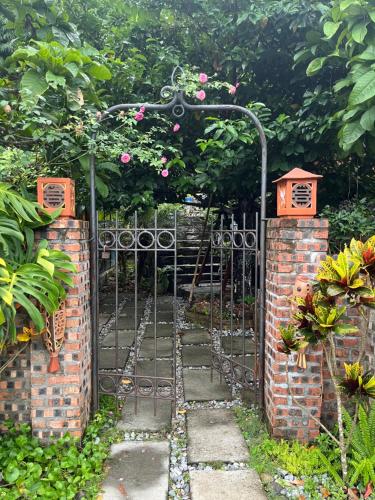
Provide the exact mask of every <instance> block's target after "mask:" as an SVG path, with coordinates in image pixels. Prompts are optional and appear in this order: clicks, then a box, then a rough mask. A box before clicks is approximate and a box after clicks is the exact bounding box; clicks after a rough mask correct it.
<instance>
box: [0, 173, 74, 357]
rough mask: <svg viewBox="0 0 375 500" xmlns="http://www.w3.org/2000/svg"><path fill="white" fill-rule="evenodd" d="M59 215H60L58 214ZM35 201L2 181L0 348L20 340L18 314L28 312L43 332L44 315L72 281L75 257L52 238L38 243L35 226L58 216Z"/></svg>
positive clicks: (30, 319)
mask: <svg viewBox="0 0 375 500" xmlns="http://www.w3.org/2000/svg"><path fill="white" fill-rule="evenodd" d="M56 215H57V214H56ZM53 218H54V217H53V216H50V215H49V214H47V213H46V212H44V211H43V210H42V208H41V207H40V206H39V205H38V204H37V203H35V202H32V201H29V200H27V199H25V198H23V197H22V196H20V195H19V194H17V193H16V192H14V191H12V190H11V189H10V188H9V186H8V185H7V184H4V183H0V255H1V257H0V351H2V350H3V349H4V348H5V347H6V346H7V345H9V344H14V343H16V342H17V339H18V340H25V338H24V337H23V336H22V335H21V336H17V314H18V312H19V311H21V310H22V312H23V314H26V316H27V317H28V319H29V321H30V322H31V323H32V329H31V330H32V331H35V332H36V333H40V332H41V331H42V330H43V328H44V326H45V320H44V314H45V313H47V314H52V313H54V312H55V311H56V310H57V309H58V307H59V305H60V303H61V300H63V299H64V298H65V296H66V290H65V288H64V285H67V286H70V285H72V278H71V276H69V274H68V273H69V272H74V271H75V266H74V265H73V264H72V263H71V262H70V258H69V257H68V256H67V255H66V254H65V253H64V252H62V251H60V250H52V249H50V248H49V247H48V242H47V241H46V240H41V241H40V242H39V244H38V245H37V246H36V247H35V241H34V230H35V229H36V228H38V227H41V226H44V225H46V224H48V223H50V222H51V221H52V220H53Z"/></svg>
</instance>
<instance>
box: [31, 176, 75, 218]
mask: <svg viewBox="0 0 375 500" xmlns="http://www.w3.org/2000/svg"><path fill="white" fill-rule="evenodd" d="M38 203H39V204H40V205H42V207H43V208H44V209H45V210H46V211H47V212H50V213H51V212H54V211H55V210H57V209H58V208H62V211H61V214H60V217H75V215H76V202H75V185H74V180H73V179H69V178H63V177H39V178H38Z"/></svg>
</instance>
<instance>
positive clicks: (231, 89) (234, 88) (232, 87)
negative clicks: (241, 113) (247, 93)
mask: <svg viewBox="0 0 375 500" xmlns="http://www.w3.org/2000/svg"><path fill="white" fill-rule="evenodd" d="M236 91H237V89H236V87H235V86H234V85H231V86H230V87H229V90H228V92H229V93H230V94H231V95H234V94H235V93H236Z"/></svg>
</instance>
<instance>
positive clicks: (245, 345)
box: [210, 214, 259, 391]
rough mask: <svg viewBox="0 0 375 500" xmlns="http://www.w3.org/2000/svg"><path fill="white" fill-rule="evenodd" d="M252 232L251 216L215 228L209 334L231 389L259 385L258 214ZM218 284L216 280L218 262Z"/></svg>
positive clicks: (214, 356)
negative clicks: (249, 221) (249, 222)
mask: <svg viewBox="0 0 375 500" xmlns="http://www.w3.org/2000/svg"><path fill="white" fill-rule="evenodd" d="M253 222H254V223H253V228H252V229H250V228H249V224H248V221H247V219H246V215H245V214H243V216H242V220H241V221H239V223H237V222H236V220H235V218H234V216H233V215H232V217H231V218H230V219H229V220H227V221H224V217H223V216H222V217H221V220H220V225H219V227H218V228H216V229H214V227H211V248H212V251H211V259H210V269H211V273H210V274H211V283H210V294H211V300H210V305H211V307H210V333H211V341H212V347H211V352H212V367H213V368H214V369H215V370H217V371H218V372H219V373H220V374H221V375H224V376H225V377H226V378H227V381H228V382H229V383H230V384H231V386H232V389H236V388H241V389H251V390H252V391H256V390H257V387H258V382H259V381H258V380H257V378H258V377H257V375H258V370H257V366H258V351H259V345H258V344H259V335H258V317H259V279H258V276H259V270H258V266H259V260H258V249H259V235H258V214H256V215H255V220H254V221H253ZM215 258H216V261H218V262H217V265H218V267H219V281H218V282H217V283H215V282H214V281H213V276H214V261H215Z"/></svg>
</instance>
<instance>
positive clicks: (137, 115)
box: [134, 111, 145, 122]
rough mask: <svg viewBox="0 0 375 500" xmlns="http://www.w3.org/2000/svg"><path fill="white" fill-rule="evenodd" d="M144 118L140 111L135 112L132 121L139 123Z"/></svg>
mask: <svg viewBox="0 0 375 500" xmlns="http://www.w3.org/2000/svg"><path fill="white" fill-rule="evenodd" d="M144 117H145V115H144V114H143V113H142V112H141V111H137V112H136V114H135V116H134V119H135V120H136V121H137V122H140V121H141V120H143V118H144Z"/></svg>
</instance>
